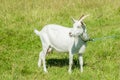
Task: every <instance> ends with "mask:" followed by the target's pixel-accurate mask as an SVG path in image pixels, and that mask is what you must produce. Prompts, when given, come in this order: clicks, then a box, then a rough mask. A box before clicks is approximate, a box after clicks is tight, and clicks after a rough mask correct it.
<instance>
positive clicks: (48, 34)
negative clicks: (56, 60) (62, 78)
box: [34, 15, 89, 73]
mask: <svg viewBox="0 0 120 80" xmlns="http://www.w3.org/2000/svg"><path fill="white" fill-rule="evenodd" d="M87 16H88V15H86V16H82V17H81V18H80V20H75V19H73V18H72V19H73V21H74V24H73V28H67V27H63V26H60V25H55V24H49V25H46V26H45V27H44V28H43V29H42V30H41V31H38V30H34V32H35V33H36V34H37V35H38V36H39V37H40V39H41V42H42V51H41V52H40V53H39V60H38V66H39V67H40V66H41V62H43V68H44V72H47V69H46V62H45V56H46V54H47V53H48V52H50V51H51V50H52V49H53V48H54V49H55V50H56V51H58V52H69V70H68V72H69V73H71V68H72V64H73V54H74V53H78V54H79V63H80V69H81V72H83V57H82V54H83V53H84V51H85V48H86V41H88V40H89V37H88V35H87V30H86V27H85V24H84V23H83V22H82V21H83V19H84V18H85V17H87Z"/></svg>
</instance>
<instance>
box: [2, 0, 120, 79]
mask: <svg viewBox="0 0 120 80" xmlns="http://www.w3.org/2000/svg"><path fill="white" fill-rule="evenodd" d="M82 14H85V15H86V14H90V16H89V17H88V18H86V19H85V20H84V22H85V23H86V25H87V30H88V33H89V35H90V36H91V38H96V37H103V36H110V35H120V1H119V0H114V1H113V0H0V80H120V38H115V39H106V40H103V41H96V42H88V46H87V49H86V52H85V54H84V72H83V73H80V71H79V62H78V57H77V54H76V55H74V65H73V71H72V74H71V75H69V74H68V63H69V62H68V54H65V53H63V54H62V53H61V54H58V52H53V53H51V54H48V55H47V60H46V61H47V68H48V71H49V73H47V74H45V73H44V72H43V69H42V67H41V68H38V66H37V61H38V55H39V52H40V50H41V42H40V40H39V37H38V36H36V35H35V34H34V32H33V30H34V29H35V28H36V29H38V30H41V29H42V27H44V25H46V24H51V23H52V24H53V23H54V24H60V25H63V26H68V27H72V24H73V23H72V21H71V19H70V18H71V17H72V16H73V17H74V18H75V19H79V18H80V16H81V15H82Z"/></svg>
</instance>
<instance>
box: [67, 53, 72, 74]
mask: <svg viewBox="0 0 120 80" xmlns="http://www.w3.org/2000/svg"><path fill="white" fill-rule="evenodd" d="M72 65H73V54H72V53H71V52H69V70H68V72H69V73H71V72H72V71H71V69H72Z"/></svg>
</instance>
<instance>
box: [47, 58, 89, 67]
mask: <svg viewBox="0 0 120 80" xmlns="http://www.w3.org/2000/svg"><path fill="white" fill-rule="evenodd" d="M46 61H47V66H50V67H52V66H56V67H64V66H69V59H67V58H65V59H47V60H46ZM86 65H87V64H84V65H83V66H86ZM75 67H77V68H79V61H78V60H76V59H74V60H73V68H75Z"/></svg>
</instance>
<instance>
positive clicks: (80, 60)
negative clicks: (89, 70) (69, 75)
mask: <svg viewBox="0 0 120 80" xmlns="http://www.w3.org/2000/svg"><path fill="white" fill-rule="evenodd" d="M79 64H80V70H81V72H83V56H82V54H79Z"/></svg>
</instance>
